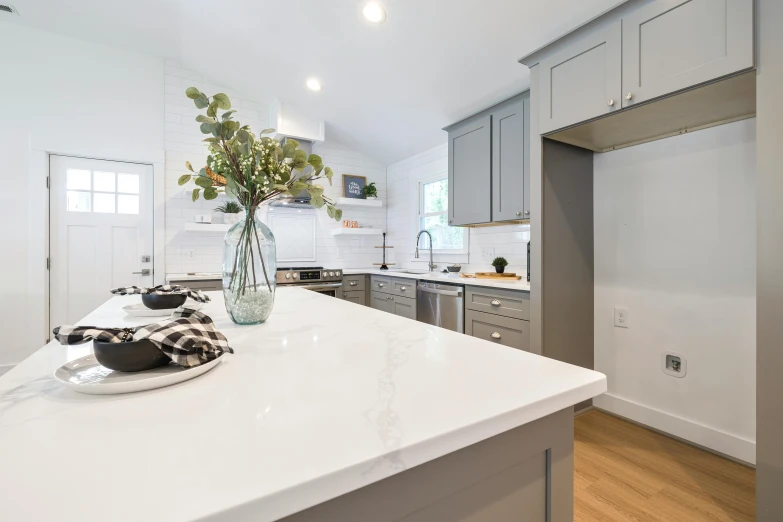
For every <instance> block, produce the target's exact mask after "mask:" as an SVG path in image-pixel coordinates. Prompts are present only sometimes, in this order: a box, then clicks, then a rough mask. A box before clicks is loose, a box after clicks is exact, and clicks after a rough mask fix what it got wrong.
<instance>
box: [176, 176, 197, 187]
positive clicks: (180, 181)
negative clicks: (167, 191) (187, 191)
mask: <svg viewBox="0 0 783 522" xmlns="http://www.w3.org/2000/svg"><path fill="white" fill-rule="evenodd" d="M192 177H193V176H191V175H190V174H183V175H182V176H180V177H179V179H178V180H177V185H179V186H180V187H181V186H182V185H184V184H185V183H187V182H188V181H190V178H192Z"/></svg>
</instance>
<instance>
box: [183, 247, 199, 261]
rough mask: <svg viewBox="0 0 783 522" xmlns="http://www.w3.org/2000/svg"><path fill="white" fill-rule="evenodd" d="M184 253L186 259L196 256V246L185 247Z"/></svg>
mask: <svg viewBox="0 0 783 522" xmlns="http://www.w3.org/2000/svg"><path fill="white" fill-rule="evenodd" d="M182 255H184V256H185V259H193V258H194V257H196V249H195V248H185V249H183V250H182Z"/></svg>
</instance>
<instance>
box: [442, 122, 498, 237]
mask: <svg viewBox="0 0 783 522" xmlns="http://www.w3.org/2000/svg"><path fill="white" fill-rule="evenodd" d="M491 124H492V118H491V116H489V115H485V116H478V117H475V118H471V119H469V120H467V121H465V122H463V123H460V124H458V125H456V126H454V127H451V128H450V129H449V224H450V225H455V226H456V225H474V224H477V223H489V222H490V221H492V208H491V206H492V191H491V187H492V171H491V169H492V157H491V156H492V146H491V138H490V137H491Z"/></svg>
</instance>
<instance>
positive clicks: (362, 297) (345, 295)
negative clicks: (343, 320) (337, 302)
mask: <svg viewBox="0 0 783 522" xmlns="http://www.w3.org/2000/svg"><path fill="white" fill-rule="evenodd" d="M338 297H340V299H343V300H345V301H350V302H352V303H356V304H360V305H362V306H367V292H365V291H364V290H357V291H355V292H345V291H341V292H340V294H339V296H338Z"/></svg>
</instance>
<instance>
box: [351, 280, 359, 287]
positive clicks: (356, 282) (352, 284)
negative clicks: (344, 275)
mask: <svg viewBox="0 0 783 522" xmlns="http://www.w3.org/2000/svg"><path fill="white" fill-rule="evenodd" d="M358 284H359V282H358V281H351V282H350V285H351V286H356V285H358Z"/></svg>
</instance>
